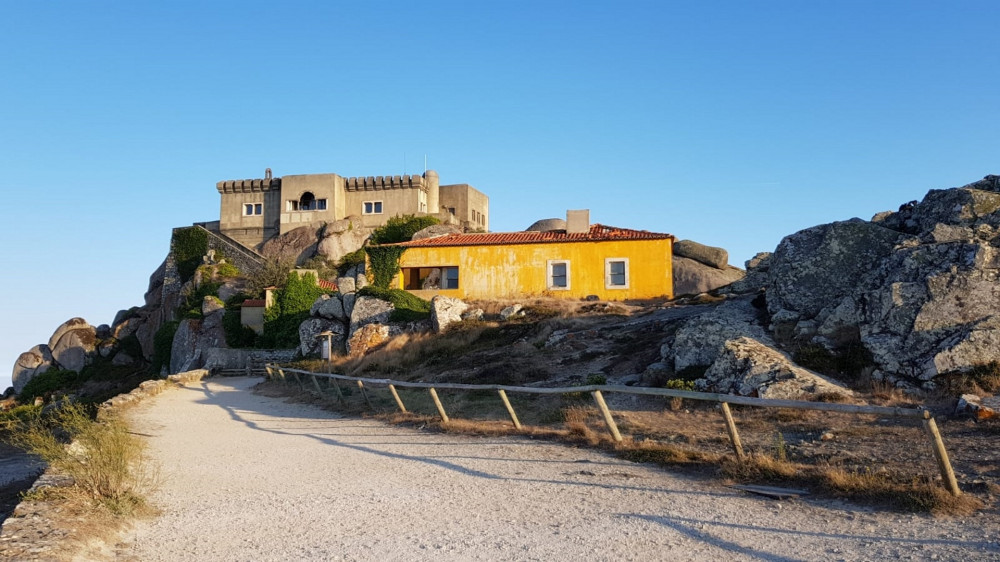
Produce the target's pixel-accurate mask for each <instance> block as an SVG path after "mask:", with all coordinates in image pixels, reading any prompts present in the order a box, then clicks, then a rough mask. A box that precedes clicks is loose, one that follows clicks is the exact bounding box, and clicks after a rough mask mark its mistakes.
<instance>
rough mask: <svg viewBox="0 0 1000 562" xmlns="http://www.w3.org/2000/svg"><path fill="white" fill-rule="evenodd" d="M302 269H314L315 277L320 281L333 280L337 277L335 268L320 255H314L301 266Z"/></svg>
mask: <svg viewBox="0 0 1000 562" xmlns="http://www.w3.org/2000/svg"><path fill="white" fill-rule="evenodd" d="M302 269H315V270H316V275H317V276H318V277H319V278H320V279H333V278H334V277H336V275H337V266H336V265H334V264H332V263H330V260H328V259H326V258H325V257H323V256H320V255H315V256H313V257H311V258H309V259H308V260H307V261H306V262H305V263H304V264H302Z"/></svg>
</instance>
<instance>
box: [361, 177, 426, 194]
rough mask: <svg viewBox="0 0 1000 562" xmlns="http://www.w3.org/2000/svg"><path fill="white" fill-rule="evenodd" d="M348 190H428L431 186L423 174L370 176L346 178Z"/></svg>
mask: <svg viewBox="0 0 1000 562" xmlns="http://www.w3.org/2000/svg"><path fill="white" fill-rule="evenodd" d="M344 188H345V189H346V190H347V191H376V190H382V189H420V190H423V191H425V192H426V191H427V190H428V189H429V188H430V186H429V182H427V181H425V180H424V178H423V176H418V175H416V174H414V175H409V176H368V177H356V178H344Z"/></svg>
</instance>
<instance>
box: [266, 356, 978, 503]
mask: <svg viewBox="0 0 1000 562" xmlns="http://www.w3.org/2000/svg"><path fill="white" fill-rule="evenodd" d="M265 368H266V370H267V374H268V377H269V378H272V379H273V378H277V379H279V380H281V381H282V382H288V377H287V376H286V375H285V373H290V374H291V375H292V376H293V377H294V378H295V381H296V382H297V383H298V384H299V386H300V387H301V388H302V389H303V390H305V389H307V387H306V383H305V382H304V380H303V379H305V377H309V378H310V380H311V381H312V385H313V388H315V390H316V391H317V392H319V393H320V394H322V393H323V391H322V390H321V389H320V386H319V382H318V380H317V377H321V378H327V379H330V382H331V383H333V385H332V386H333V388H334V389H335V391H336V393H337V396H338V398H339V399H340V400H341V402H343V401H344V395H343V392H342V390H341V388H340V385H339V384H337V383H335V382H334V381H338V380H342V381H351V382H354V383H355V384H356V385H357V386H358V388H359V389H360V391H361V395H362V397H363V398H364V399H365V402H366V403H367V404H368V406H369V407H371V406H372V404H371V400H370V399H369V398H368V393H367V392H366V391H365V385H366V384H369V385H384V386H386V387H388V388H389V392H390V393H392V397H393V399H394V400H395V401H396V406H398V407H399V410H400V411H401V412H406V405H405V404H403V401H402V399H401V398H400V397H399V393H398V392H396V387H402V388H424V389H427V390H428V392H429V394H430V396H431V399H432V400H433V401H434V406H435V407H436V408H437V410H438V414H440V416H441V420H442V421H443V422H445V423H447V422H448V421H449V418H448V413H447V412H446V411H445V409H444V405H443V404H442V403H441V400H440V398H438V394H437V389H442V390H463V391H475V390H494V391H496V392H497V394H498V395H499V397H500V400H501V401H503V405H504V407H505V408H506V409H507V413H508V414H509V415H510V419H511V422H512V423H513V424H514V427H515V428H516V429H521V422H520V421H519V420H518V417H517V413H516V412H515V411H514V407H513V405H511V403H510V400H508V398H507V393H508V392H515V393H524V394H570V393H581V392H589V393H590V394H591V396H592V397H593V398H594V402H595V403H596V404H597V407H598V409H599V410H600V411H601V414H602V415H603V416H604V423H605V424H606V425H607V427H608V431H609V432H610V433H611V436H612V438H613V439H614V440H615V441H616V442H619V443H620V442H621V441H622V440H623V438H622V435H621V432H620V431H619V430H618V425H617V424H616V423H615V420H614V417H613V416H612V415H611V410H609V409H608V405H607V403H606V402H605V401H604V395H603V394H602V393H604V392H616V393H619V394H637V395H644V396H662V397H667V398H683V399H687V400H701V401H707V402H718V403H719V404H720V406H721V410H722V415H723V418H724V419H725V422H726V432H727V433H728V435H729V440H730V444H731V445H732V448H733V452H734V453H735V454H736V457H737V458H738V459H740V460H743V459H744V458H745V457H746V453H745V452H744V451H743V444H742V442H741V440H740V435H739V431H738V430H737V428H736V422H735V420H734V419H733V415H732V412H731V411H730V409H729V405H730V404H739V405H743V406H756V407H760V408H788V409H794V410H819V411H823V412H840V413H847V414H873V415H879V416H890V417H896V418H905V419H914V420H920V421H921V423H922V424H923V427H924V430H925V431H926V433H927V436H928V438H929V439H930V442H931V448H932V450H933V451H934V458H935V459H936V460H937V464H938V468H939V469H940V471H941V477H942V479H943V481H944V485H945V487H946V488H947V489H948V491H949V492H951V493H952V494H953V495H955V496H958V495H960V494H961V491H960V490H959V488H958V481H957V480H956V478H955V471H954V470H953V469H952V467H951V461H950V460H949V458H948V451H947V450H945V447H944V441H943V440H942V439H941V432H940V431H938V427H937V423H936V422H935V421H934V417H933V416H932V415H931V413H930V411H928V410H926V409H924V408H899V407H890V406H868V405H858V404H837V403H827V402H806V401H802V400H771V399H766V398H753V397H750V396H737V395H734V394H716V393H711V392H695V391H690V390H674V389H670V388H651V387H642V386H619V385H587V386H573V387H559V388H541V387H533V386H506V385H498V384H459V383H440V382H439V383H426V382H405V381H396V380H391V379H372V378H363V377H351V376H347V375H338V374H332V373H314V372H312V371H303V370H300V369H290V368H284V367H280V366H278V365H274V364H268V365H266V367H265ZM300 375H302V376H300Z"/></svg>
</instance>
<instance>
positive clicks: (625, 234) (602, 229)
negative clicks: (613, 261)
mask: <svg viewBox="0 0 1000 562" xmlns="http://www.w3.org/2000/svg"><path fill="white" fill-rule="evenodd" d="M664 239H671V240H673V239H674V236H673V235H672V234H663V233H659V232H649V231H647V230H631V229H628V228H617V227H614V226H605V225H603V224H592V225H590V232H580V233H574V234H567V233H566V231H565V230H550V231H548V232H529V231H524V232H488V233H482V234H448V235H445V236H438V237H437V238H424V239H422V240H413V241H410V242H400V243H399V244H392V245H393V246H404V247H406V248H428V247H435V246H502V245H509V244H546V243H556V242H601V241H607V240H664Z"/></svg>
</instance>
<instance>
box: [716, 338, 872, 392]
mask: <svg viewBox="0 0 1000 562" xmlns="http://www.w3.org/2000/svg"><path fill="white" fill-rule="evenodd" d="M698 382H699V384H698V388H699V389H700V390H709V391H712V392H722V393H728V394H740V395H743V396H758V397H760V398H772V399H778V400H797V399H801V398H803V397H805V396H810V395H812V396H816V395H820V394H839V395H841V396H845V397H846V396H850V395H852V394H853V393H852V392H851V391H849V390H847V389H846V388H844V387H843V386H842V385H840V384H837V383H836V382H834V381H832V380H830V379H828V378H826V377H823V376H822V375H819V374H816V373H814V372H812V371H809V370H807V369H803V368H802V367H799V366H798V365H795V364H794V363H793V362H792V361H791V359H789V357H788V356H787V355H786V354H784V353H782V352H781V351H778V350H777V349H775V348H773V347H770V346H768V345H765V344H763V343H761V342H759V341H757V340H754V339H752V338H748V337H739V338H735V339H731V340H728V341H726V342H725V343H724V344H723V347H722V352H721V353H720V354H719V356H718V357H717V358H716V359H715V361H714V362H713V363H712V366H711V367H710V368H709V369H708V370H707V371H706V372H705V376H704V378H703V379H701V380H700V381H698Z"/></svg>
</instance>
